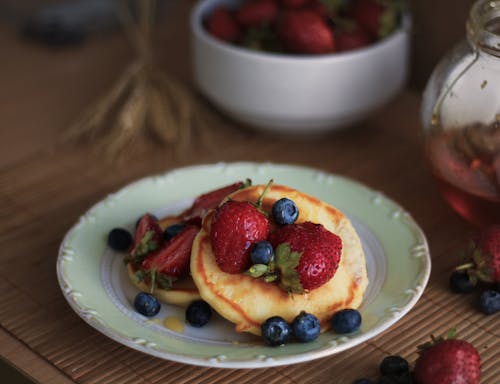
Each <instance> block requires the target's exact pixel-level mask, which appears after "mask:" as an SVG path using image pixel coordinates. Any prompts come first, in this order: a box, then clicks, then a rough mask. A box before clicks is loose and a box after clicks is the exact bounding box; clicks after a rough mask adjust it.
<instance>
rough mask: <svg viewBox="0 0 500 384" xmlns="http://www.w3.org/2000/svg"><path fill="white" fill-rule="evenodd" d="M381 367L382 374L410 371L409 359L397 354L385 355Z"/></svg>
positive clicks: (401, 373)
mask: <svg viewBox="0 0 500 384" xmlns="http://www.w3.org/2000/svg"><path fill="white" fill-rule="evenodd" d="M379 368H380V373H381V374H382V375H397V376H400V375H403V374H407V373H409V372H410V367H409V365H408V361H406V360H405V359H404V358H402V357H401V356H396V355H393V356H386V357H384V359H383V360H382V362H381V363H380V367H379Z"/></svg>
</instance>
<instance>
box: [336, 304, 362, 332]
mask: <svg viewBox="0 0 500 384" xmlns="http://www.w3.org/2000/svg"><path fill="white" fill-rule="evenodd" d="M331 324H332V328H333V331H334V332H335V333H339V334H344V333H351V332H354V331H356V330H358V329H359V327H360V326H361V314H360V313H359V312H358V311H357V310H356V309H351V308H346V309H342V310H340V311H338V312H336V313H335V314H334V315H333V316H332V319H331Z"/></svg>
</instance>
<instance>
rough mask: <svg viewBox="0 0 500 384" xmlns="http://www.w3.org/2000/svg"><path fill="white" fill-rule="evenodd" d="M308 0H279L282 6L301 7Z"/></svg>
mask: <svg viewBox="0 0 500 384" xmlns="http://www.w3.org/2000/svg"><path fill="white" fill-rule="evenodd" d="M310 2H311V0H280V4H281V6H282V7H283V8H302V7H303V6H305V5H306V4H308V3H310Z"/></svg>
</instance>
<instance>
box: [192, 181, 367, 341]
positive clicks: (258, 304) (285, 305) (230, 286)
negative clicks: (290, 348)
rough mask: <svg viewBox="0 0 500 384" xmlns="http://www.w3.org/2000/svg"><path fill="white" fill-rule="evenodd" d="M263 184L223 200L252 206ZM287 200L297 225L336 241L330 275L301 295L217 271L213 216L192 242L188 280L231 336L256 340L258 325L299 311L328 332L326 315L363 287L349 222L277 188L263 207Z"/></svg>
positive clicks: (349, 302)
mask: <svg viewBox="0 0 500 384" xmlns="http://www.w3.org/2000/svg"><path fill="white" fill-rule="evenodd" d="M264 188H265V186H264V185H256V186H251V187H248V188H245V189H242V190H239V191H236V192H234V193H233V194H231V195H230V196H229V198H231V199H233V200H238V201H244V200H249V201H256V200H257V199H258V197H259V196H260V195H261V193H262V191H263V190H264ZM282 197H287V198H289V199H291V200H293V201H294V202H295V204H296V205H297V207H298V208H299V212H300V213H299V217H298V219H297V223H300V222H305V221H311V222H314V223H320V224H322V225H323V226H324V227H325V228H326V229H328V230H329V231H331V232H333V233H335V234H336V235H338V236H339V237H340V238H341V239H342V243H343V247H342V255H341V259H340V264H339V266H338V269H337V271H336V273H335V275H334V276H333V277H332V278H331V279H330V280H329V281H328V282H327V283H325V284H324V285H322V286H321V287H319V288H316V289H314V290H311V291H310V292H307V293H304V294H293V295H291V294H289V293H287V292H285V291H284V290H282V289H281V288H279V286H278V285H277V284H276V283H265V282H264V281H262V280H260V279H255V278H253V277H250V276H248V275H244V274H229V273H225V272H223V271H221V270H220V269H219V267H218V266H217V263H216V261H215V256H214V254H213V251H212V246H211V241H210V223H211V217H212V214H213V211H212V212H209V213H208V214H207V215H206V216H205V217H204V219H203V223H202V229H201V230H200V232H199V233H198V235H197V236H196V238H195V240H194V242H193V249H192V254H191V275H192V277H193V280H194V283H195V284H196V286H197V287H198V291H199V293H200V296H201V298H202V299H203V300H205V301H206V302H208V304H210V306H211V307H212V308H213V309H214V310H215V311H217V312H218V313H219V314H220V315H221V316H222V317H224V318H226V319H227V320H229V321H231V322H232V323H234V324H235V329H236V331H237V332H250V333H253V334H255V335H260V332H261V331H260V325H261V324H262V323H263V322H264V321H265V320H266V319H268V318H269V317H271V316H275V315H278V316H282V317H283V318H284V319H286V320H287V321H289V322H291V321H292V320H293V319H294V318H295V316H297V315H298V314H299V313H300V312H301V311H306V312H308V313H312V314H314V315H315V316H316V317H317V318H318V319H319V320H320V322H321V329H322V331H325V330H327V329H328V328H329V327H330V319H331V317H332V315H333V314H334V313H335V312H337V311H338V310H340V309H343V308H357V307H359V306H360V305H361V303H362V300H363V295H364V292H365V290H366V287H367V285H368V277H367V272H366V263H365V257H364V253H363V248H362V246H361V241H360V239H359V237H358V235H357V233H356V231H355V230H354V228H353V226H352V224H351V222H350V221H349V219H348V218H347V217H346V216H345V215H344V214H343V213H342V212H341V211H339V210H338V209H336V208H335V207H333V206H331V205H329V204H326V203H325V202H322V201H321V200H319V199H317V198H315V197H313V196H310V195H307V194H305V193H302V192H299V191H297V190H294V189H291V188H289V187H286V186H283V185H272V186H271V188H270V189H269V190H268V191H267V193H266V195H265V196H264V199H263V208H264V210H265V211H266V212H271V207H272V204H273V203H274V202H275V201H276V200H278V199H280V198H282Z"/></svg>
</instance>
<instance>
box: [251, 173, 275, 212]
mask: <svg viewBox="0 0 500 384" xmlns="http://www.w3.org/2000/svg"><path fill="white" fill-rule="evenodd" d="M273 182H274V180H273V179H271V180H269V182H268V183H267V185H266V187H265V188H264V190H263V191H262V193H261V194H260V196H259V198H258V199H257V202H256V203H255V205H256V206H257V208H260V207H261V206H262V200H263V199H264V195H265V194H266V193H267V191H268V190H269V188H271V185H272V184H273Z"/></svg>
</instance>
